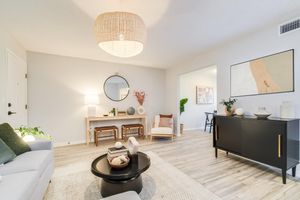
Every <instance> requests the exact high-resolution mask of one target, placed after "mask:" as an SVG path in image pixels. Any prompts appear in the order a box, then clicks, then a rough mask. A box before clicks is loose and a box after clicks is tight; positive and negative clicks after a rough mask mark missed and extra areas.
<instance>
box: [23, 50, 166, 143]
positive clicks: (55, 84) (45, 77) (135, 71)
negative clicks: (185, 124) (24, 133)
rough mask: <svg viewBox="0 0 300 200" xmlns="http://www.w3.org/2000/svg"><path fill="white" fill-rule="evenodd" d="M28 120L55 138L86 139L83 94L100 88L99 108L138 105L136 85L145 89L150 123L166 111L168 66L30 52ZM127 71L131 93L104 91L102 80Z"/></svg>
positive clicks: (73, 140)
mask: <svg viewBox="0 0 300 200" xmlns="http://www.w3.org/2000/svg"><path fill="white" fill-rule="evenodd" d="M27 56H28V102H29V114H28V123H29V125H30V126H40V127H41V128H42V130H45V131H47V132H48V133H49V134H51V135H53V137H54V138H55V142H56V144H59V145H61V144H66V143H68V142H70V143H71V144H72V143H79V142H83V141H85V117H86V114H87V108H86V106H85V105H84V95H85V94H90V93H98V94H100V105H99V107H98V114H103V113H108V112H109V111H110V110H111V109H112V108H113V107H117V108H118V109H119V110H126V109H127V108H128V107H129V106H133V107H137V105H138V103H137V101H136V98H135V97H134V96H133V91H134V90H145V92H146V100H145V108H146V111H147V114H148V115H149V120H148V123H150V120H151V119H152V117H153V115H154V114H156V113H162V112H163V111H164V102H165V101H164V99H165V87H164V85H165V70H161V69H154V68H143V67H137V66H129V65H121V64H113V63H105V62H100V61H93V60H86V59H79V58H71V57H63V56H55V55H48V54H41V53H34V52H28V55H27ZM116 72H118V73H119V75H121V76H123V77H125V78H126V79H127V80H128V82H129V85H130V94H129V96H128V97H127V98H126V99H125V100H124V101H121V102H113V101H111V100H109V99H108V98H106V97H105V95H104V93H103V83H104V81H105V80H106V78H108V77H109V76H111V75H113V74H115V73H116Z"/></svg>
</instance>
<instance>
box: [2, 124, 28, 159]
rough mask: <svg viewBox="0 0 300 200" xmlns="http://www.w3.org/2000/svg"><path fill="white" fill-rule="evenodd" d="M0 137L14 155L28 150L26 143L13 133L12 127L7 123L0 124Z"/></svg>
mask: <svg viewBox="0 0 300 200" xmlns="http://www.w3.org/2000/svg"><path fill="white" fill-rule="evenodd" d="M0 138H1V139H2V140H3V142H5V143H6V144H7V146H9V148H11V150H13V152H15V154H16V155H20V154H22V153H25V152H27V151H30V147H29V146H28V144H26V142H24V141H23V139H22V138H20V137H19V136H18V135H17V134H16V133H15V131H14V129H13V128H12V127H11V126H10V125H9V124H8V123H4V124H0Z"/></svg>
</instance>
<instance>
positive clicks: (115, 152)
mask: <svg viewBox="0 0 300 200" xmlns="http://www.w3.org/2000/svg"><path fill="white" fill-rule="evenodd" d="M118 156H128V149H127V148H126V147H124V146H122V147H121V148H116V147H111V148H108V152H107V159H108V160H111V159H112V158H115V157H118Z"/></svg>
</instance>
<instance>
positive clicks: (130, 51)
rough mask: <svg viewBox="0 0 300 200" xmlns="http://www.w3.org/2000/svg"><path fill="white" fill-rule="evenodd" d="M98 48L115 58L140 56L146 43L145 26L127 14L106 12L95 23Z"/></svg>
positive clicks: (135, 17)
mask: <svg viewBox="0 0 300 200" xmlns="http://www.w3.org/2000/svg"><path fill="white" fill-rule="evenodd" d="M94 29H95V35H96V39H97V43H98V46H99V47H100V48H101V49H103V50H104V51H105V52H107V53H109V54H111V55H113V56H117V57H123V58H128V57H133V56H136V55H138V54H140V53H141V52H142V51H143V49H144V44H145V41H146V26H145V24H144V22H143V20H142V18H141V17H140V16H138V15H136V14H134V13H129V12H107V13H103V14H100V15H99V16H98V17H97V19H96V21H95V27H94Z"/></svg>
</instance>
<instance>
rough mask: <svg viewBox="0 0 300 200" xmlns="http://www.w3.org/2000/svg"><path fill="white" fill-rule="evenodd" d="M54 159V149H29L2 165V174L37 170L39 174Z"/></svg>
mask: <svg viewBox="0 0 300 200" xmlns="http://www.w3.org/2000/svg"><path fill="white" fill-rule="evenodd" d="M52 161H53V155H52V151H50V150H41V151H29V152H26V153H23V154H21V155H19V156H17V157H16V158H15V159H14V160H13V161H11V162H9V163H6V164H4V165H2V166H0V174H1V175H8V174H14V173H19V172H25V171H32V170H36V171H37V172H38V174H39V176H40V175H41V174H42V173H43V171H44V170H45V169H46V167H47V166H48V164H49V163H50V162H52Z"/></svg>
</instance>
